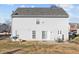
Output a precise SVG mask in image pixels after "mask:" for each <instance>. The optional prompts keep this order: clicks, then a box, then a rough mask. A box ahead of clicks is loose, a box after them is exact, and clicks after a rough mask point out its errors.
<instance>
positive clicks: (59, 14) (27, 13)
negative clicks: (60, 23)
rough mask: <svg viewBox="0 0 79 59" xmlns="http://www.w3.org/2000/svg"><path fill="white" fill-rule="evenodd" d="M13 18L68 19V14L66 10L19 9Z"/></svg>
mask: <svg viewBox="0 0 79 59" xmlns="http://www.w3.org/2000/svg"><path fill="white" fill-rule="evenodd" d="M12 17H52V18H68V14H67V13H66V11H64V9H62V8H59V7H56V8H17V9H16V10H15V11H14V12H13V13H12Z"/></svg>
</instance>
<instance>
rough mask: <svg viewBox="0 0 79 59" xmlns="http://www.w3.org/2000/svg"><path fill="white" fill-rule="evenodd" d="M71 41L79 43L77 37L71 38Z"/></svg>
mask: <svg viewBox="0 0 79 59" xmlns="http://www.w3.org/2000/svg"><path fill="white" fill-rule="evenodd" d="M71 42H74V43H77V44H79V37H75V38H74V39H73V40H71Z"/></svg>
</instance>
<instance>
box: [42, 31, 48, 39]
mask: <svg viewBox="0 0 79 59" xmlns="http://www.w3.org/2000/svg"><path fill="white" fill-rule="evenodd" d="M42 39H47V32H46V31H42Z"/></svg>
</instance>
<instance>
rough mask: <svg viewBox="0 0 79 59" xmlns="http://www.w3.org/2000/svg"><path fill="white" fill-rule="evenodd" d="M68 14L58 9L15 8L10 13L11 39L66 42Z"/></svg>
mask: <svg viewBox="0 0 79 59" xmlns="http://www.w3.org/2000/svg"><path fill="white" fill-rule="evenodd" d="M68 17H69V16H68V14H67V13H66V12H65V11H64V10H63V9H62V8H60V7H54V8H53V7H50V8H17V9H16V10H15V11H14V12H13V13H12V37H13V36H15V35H18V37H19V39H22V40H52V41H55V40H58V39H59V38H63V40H64V41H66V40H68V32H69V23H68V22H69V21H68Z"/></svg>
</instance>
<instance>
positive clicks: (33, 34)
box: [32, 30, 36, 39]
mask: <svg viewBox="0 0 79 59" xmlns="http://www.w3.org/2000/svg"><path fill="white" fill-rule="evenodd" d="M32 38H33V39H36V31H35V30H33V31H32Z"/></svg>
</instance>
